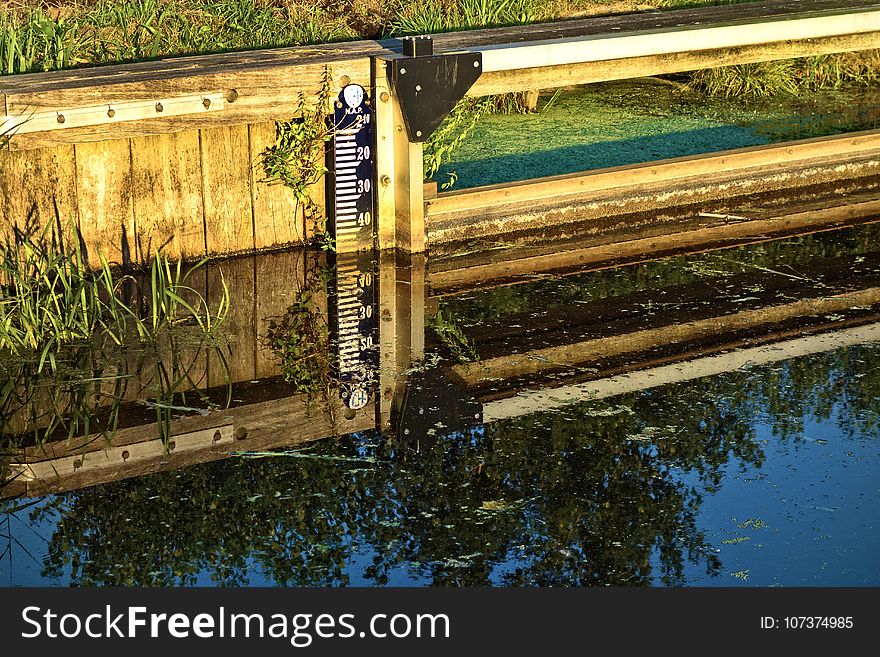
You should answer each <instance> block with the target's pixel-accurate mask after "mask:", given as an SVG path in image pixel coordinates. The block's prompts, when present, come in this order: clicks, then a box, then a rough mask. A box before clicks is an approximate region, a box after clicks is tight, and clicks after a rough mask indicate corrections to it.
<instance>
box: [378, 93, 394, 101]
mask: <svg viewBox="0 0 880 657" xmlns="http://www.w3.org/2000/svg"><path fill="white" fill-rule="evenodd" d="M390 98H391V96H390V95H389V94H388V92H387V91H383V92H382V93H381V94H379V100H381V101H382V102H383V103H387V102H388V100H389V99H390Z"/></svg>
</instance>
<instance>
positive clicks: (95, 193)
mask: <svg viewBox="0 0 880 657" xmlns="http://www.w3.org/2000/svg"><path fill="white" fill-rule="evenodd" d="M840 5H841V3H840V2H838V1H837V0H800V1H799V2H788V1H777V2H771V3H757V2H755V3H748V4H739V5H736V6H732V7H700V8H694V9H684V10H678V11H670V12H650V13H641V14H626V15H623V16H604V17H595V18H588V19H582V20H573V21H564V22H559V23H549V24H544V25H528V26H513V27H505V28H497V29H487V30H476V31H464V32H458V33H451V34H443V35H437V36H436V37H435V42H436V48H437V52H438V53H444V52H445V53H448V52H452V51H461V50H469V51H471V52H479V53H480V54H481V57H482V58H484V60H485V61H483V65H482V68H481V74H480V76H479V78H478V79H477V81H476V83H475V84H474V85H473V86H472V87H471V88H470V90H469V92H468V93H469V94H470V95H472V96H484V95H488V94H496V93H507V92H515V91H525V90H528V91H534V90H539V89H549V88H560V87H565V86H569V85H574V84H587V83H592V82H599V81H605V80H620V79H629V78H633V77H641V76H645V75H660V74H668V73H673V72H681V71H690V70H696V69H701V68H707V67H714V66H724V65H732V64H743V63H749V62H760V61H772V60H779V59H788V58H793V57H805V56H811V55H821V54H827V53H837V52H848V51H859V50H866V49H871V48H876V47H877V46H878V44H880V40H878V35H880V8H878V5H877V4H876V3H874V2H873V0H849V2H847V3H846V6H843V7H841V6H840ZM399 50H400V43H399V41H397V40H388V41H383V42H377V41H358V42H351V43H336V44H323V45H309V46H301V47H294V48H279V49H274V50H262V51H252V52H246V53H223V54H215V55H204V56H196V57H185V58H168V59H164V60H160V61H151V62H140V63H127V64H120V65H112V66H101V67H94V68H85V69H79V70H71V71H52V72H47V73H35V74H28V75H15V76H6V77H4V78H3V81H2V83H0V133H2V132H3V131H4V129H5V128H9V127H14V128H16V130H17V131H18V132H17V134H15V135H13V136H12V139H11V142H10V144H9V147H10V148H11V149H13V150H14V151H15V152H0V170H2V175H0V178H2V180H0V216H2V217H3V221H4V225H2V226H0V232H2V231H3V230H4V229H9V228H10V226H11V225H12V224H13V223H18V224H19V225H22V224H23V223H24V222H25V221H26V220H36V221H37V222H39V223H41V224H45V223H47V222H50V221H52V220H54V218H55V217H56V215H57V216H62V217H65V218H71V219H75V220H77V221H78V223H79V224H80V225H81V227H82V230H83V239H84V242H85V244H86V247H87V249H88V251H89V253H90V254H91V255H92V256H95V255H96V254H97V253H98V252H101V253H103V254H104V255H105V256H106V257H107V259H108V260H110V261H122V260H124V259H126V258H128V259H131V260H133V261H142V260H145V259H148V258H150V257H151V256H152V254H153V250H154V249H155V248H156V247H157V246H159V245H161V244H166V250H167V252H168V253H169V254H171V255H172V256H185V257H189V258H197V257H201V256H203V255H206V254H211V255H213V254H228V253H235V252H242V251H247V250H251V249H254V248H257V249H259V248H265V247H273V246H279V245H289V244H293V243H298V242H300V241H301V239H302V238H303V237H305V236H306V232H307V230H310V229H312V228H313V227H312V226H307V223H309V222H306V221H305V218H304V217H303V212H302V207H298V205H297V202H296V196H295V194H294V193H293V192H292V191H291V190H290V189H288V188H285V187H284V186H283V185H269V184H267V182H266V181H265V180H263V178H264V176H263V174H262V167H261V164H260V155H261V153H262V152H263V151H264V150H265V149H266V148H267V147H268V146H271V145H272V144H273V143H274V139H275V127H274V121H286V120H289V119H290V118H291V117H290V114H291V112H292V111H294V109H295V108H296V106H297V102H298V100H299V99H300V98H301V97H303V98H305V99H306V101H307V102H316V101H317V99H318V97H319V96H320V94H319V91H320V89H321V86H322V83H323V80H324V77H325V74H326V73H327V72H328V71H330V72H331V73H332V75H333V78H334V79H333V88H332V90H331V91H332V93H331V96H333V97H335V95H336V94H337V93H338V92H339V89H340V88H341V86H342V85H345V84H348V83H349V82H351V83H355V84H360V85H362V86H364V87H369V88H370V90H371V91H374V92H375V91H380V90H381V89H384V87H383V84H384V81H383V79H384V77H385V63H386V61H388V60H389V58H394V57H398V56H399V54H398V53H399ZM391 91H392V90H387V92H388V93H386V94H385V100H381V98H382V96H383V94H382V93H381V91H380V93H378V94H374V96H375V95H378V96H379V100H378V101H377V103H376V105H374V106H376V107H378V109H377V119H378V120H377V121H376V124H377V131H378V133H379V135H378V139H377V149H376V150H377V151H378V158H379V160H378V161H377V170H378V171H379V172H380V176H379V178H378V179H377V182H379V181H381V180H386V178H387V180H386V182H385V183H383V185H382V189H383V194H382V195H380V198H379V208H378V210H379V223H380V225H381V227H382V228H381V230H380V231H379V241H380V244H381V245H383V246H392V245H394V246H398V247H400V248H404V249H407V250H416V251H419V250H421V249H422V248H423V247H424V237H425V235H424V228H425V222H424V198H423V190H422V181H421V159H422V158H421V145H420V144H410V143H408V142H407V141H406V140H405V135H403V134H401V131H400V130H399V129H398V128H399V127H400V125H399V122H398V121H396V119H395V118H394V116H395V114H394V111H396V109H397V108H396V105H397V103H398V99H397V94H396V93H390V92H391ZM374 100H375V99H374ZM391 107H394V110H393V111H391V112H389V111H388V109H389V108H391ZM29 119H30V121H29ZM386 119H387V120H386ZM396 142H400V143H396ZM392 143H395V144H394V146H393V147H392ZM770 152H771V151H767V152H765V154H766V153H770ZM779 155H780V154H779V152H778V151H777V152H775V154H773V155H771V156H770V158H769V160H768V161H770V162H775V158H776V157H777V156H779ZM667 164H668V163H667ZM667 164H662V165H659V168H663V167H667ZM774 166H775V165H774ZM691 171H692V174H691V175H692V176H694V175H699V172H700V168H699V166H695V168H693V169H691ZM626 175H631V176H639V175H642V176H643V178H642V180H645V179H649V180H653V181H655V182H656V181H657V180H659V179H661V178H663V176H662V175H658V176H653V174H647V175H645V171H642V172H639V171H638V170H636V169H633V170H632V171H631V172H630V173H628V174H626ZM758 177H759V178H760V177H761V176H758ZM410 179H412V182H413V183H414V184H412V185H410V184H409V181H410ZM544 182H545V183H546V182H547V181H544ZM557 182H558V181H557ZM569 182H570V181H569ZM666 184H668V181H667V182H666ZM322 185H323V182H319V183H318V184H316V185H314V186H313V187H312V188H311V189H310V190H309V193H310V195H311V196H312V197H313V199H314V200H315V201H316V203H317V205H318V206H320V207H321V208H322V209H323V206H324V198H323V196H324V195H323V189H322ZM532 189H533V190H534V189H537V187H535V188H532ZM543 189H545V191H546V189H547V186H546V185H544V187H543ZM484 191H486V190H484ZM496 191H497V190H496ZM507 191H508V192H510V193H511V194H514V195H515V193H516V189H515V188H510V189H508V190H507ZM487 193H488V192H487ZM466 197H467V198H469V199H470V200H471V201H473V200H474V198H475V197H474V196H473V195H470V196H466ZM392 198H396V199H397V200H395V201H394V202H389V201H390V200H391V199H392ZM463 198H465V197H462V196H456V195H443V194H441V195H440V196H439V197H438V198H437V199H434V200H431V201H430V203H429V208H428V217H429V222H428V224H429V225H428V228H429V232H433V233H434V234H433V237H432V236H430V235H429V239H430V241H432V243H434V244H436V243H440V242H442V241H449V240H455V239H461V238H462V232H463V231H462V230H461V229H460V227H459V229H456V227H455V226H454V224H455V222H454V221H451V220H450V219H451V214H450V212H442V211H441V210H442V206H444V205H445V206H446V209H447V210H449V205H450V204H452V205H455V204H456V203H459V209H460V207H461V205H460V203H461V202H462V199H463ZM484 199H485V196H484ZM465 205H467V204H465ZM477 205H479V204H477ZM477 205H474V206H472V208H473V207H477ZM453 214H454V213H453ZM560 216H561V215H559V214H558V213H557V214H553V213H550V214H548V215H547V216H546V217H545V218H544V219H541V220H539V221H535V222H529V221H528V220H527V219H526V218H525V217H524V215H523V214H522V213H520V214H519V215H517V217H513V216H508V217H507V218H506V219H507V220H508V223H507V225H505V226H500V225H498V223H497V222H492V221H487V222H483V223H482V225H475V223H474V222H471V223H470V225H468V226H466V228H467V229H468V230H470V231H471V232H470V234H471V236H473V235H474V234H477V233H485V232H486V231H487V230H489V231H491V230H492V229H493V226H494V229H495V231H496V233H505V232H509V230H510V226H511V225H512V224H517V219H518V220H519V223H518V225H519V227H520V228H522V226H523V225H525V224H529V223H532V224H537V225H541V224H546V223H547V222H548V221H553V220H555V219H559V218H560ZM432 224H433V225H432ZM464 232H467V231H464ZM465 236H466V235H465Z"/></svg>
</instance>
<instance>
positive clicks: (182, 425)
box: [2, 395, 374, 495]
mask: <svg viewBox="0 0 880 657" xmlns="http://www.w3.org/2000/svg"><path fill="white" fill-rule="evenodd" d="M333 403H334V406H333V414H332V415H333V417H335V418H336V420H335V421H334V420H331V418H330V415H328V413H327V412H325V411H326V410H328V409H324V408H322V406H321V405H320V404H319V403H317V402H315V401H314V400H308V399H306V397H305V395H293V396H286V397H281V398H279V399H273V400H270V401H264V402H256V403H251V404H245V405H242V406H239V407H236V408H230V409H224V410H218V411H213V412H211V413H209V414H208V415H196V416H189V417H185V418H181V419H177V420H172V423H171V440H172V441H174V442H175V443H178V442H179V443H180V444H179V445H177V444H175V448H174V449H173V450H171V451H170V452H169V453H165V449H164V447H165V446H164V445H163V444H162V442H161V441H160V440H159V439H158V429H157V427H156V425H155V424H147V425H141V426H135V427H129V428H125V429H120V430H119V431H117V433H116V434H115V435H114V436H113V439H112V441H111V442H110V443H107V442H106V441H105V440H104V439H103V438H101V437H100V436H92V437H86V438H77V439H74V440H72V441H63V442H60V443H49V444H45V445H43V446H40V447H31V448H27V449H25V450H23V451H22V452H21V454H19V457H18V459H17V461H18V463H17V465H16V470H17V471H19V472H22V474H23V475H24V477H19V478H17V479H16V480H15V481H16V488H17V489H18V490H19V491H20V489H21V485H22V483H26V487H27V488H26V490H27V494H28V495H44V494H46V493H49V492H57V491H62V490H74V489H77V488H84V487H86V486H94V485H96V484H100V483H105V482H108V481H117V480H120V479H126V478H129V477H136V476H141V475H145V474H149V473H152V472H160V471H165V470H172V469H176V468H181V467H186V466H190V465H195V464H198V463H205V462H207V461H215V460H218V459H222V458H227V457H228V456H229V453H230V452H232V451H263V450H269V449H277V448H282V449H283V448H286V447H292V446H295V445H298V444H301V443H303V442H307V441H313V440H319V439H322V438H327V437H330V436H334V435H340V434H346V433H351V432H354V431H364V430H367V429H371V428H373V427H374V416H373V410H372V409H371V408H365V409H361V410H360V411H357V412H356V413H354V414H353V415H351V416H350V417H344V415H343V412H342V411H343V409H342V405H341V402H338V401H335V402H333ZM218 433H219V438H218V437H217V434H218ZM178 447H179V449H178ZM126 452H127V453H128V454H127V456H125V453H126ZM77 461H79V464H78V465H76V462H77ZM12 492H13V491H12V490H9V491H8V490H6V489H2V494H4V495H7V494H11V493H12Z"/></svg>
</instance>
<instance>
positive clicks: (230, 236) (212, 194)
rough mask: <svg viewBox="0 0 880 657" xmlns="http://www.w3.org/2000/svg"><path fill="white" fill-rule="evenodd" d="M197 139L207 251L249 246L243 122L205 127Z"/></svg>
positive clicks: (251, 222) (247, 170)
mask: <svg viewBox="0 0 880 657" xmlns="http://www.w3.org/2000/svg"><path fill="white" fill-rule="evenodd" d="M200 140H201V153H202V154H201V170H202V188H203V197H204V203H205V241H206V244H207V250H208V254H218V253H236V252H239V251H246V250H251V249H253V247H254V216H253V212H252V209H251V187H250V186H251V175H250V150H249V148H248V129H247V126H246V125H233V126H225V127H221V128H210V129H205V130H202V131H201V132H200Z"/></svg>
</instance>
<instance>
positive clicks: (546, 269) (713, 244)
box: [428, 200, 880, 300]
mask: <svg viewBox="0 0 880 657" xmlns="http://www.w3.org/2000/svg"><path fill="white" fill-rule="evenodd" d="M707 220H708V219H707ZM716 221H718V222H719V224H718V225H712V226H703V227H700V228H696V229H693V230H680V231H678V232H675V233H671V234H668V235H657V236H652V237H641V238H635V239H626V238H624V239H619V236H618V239H615V240H614V241H613V242H612V243H605V244H596V245H590V246H584V247H581V248H571V249H569V250H563V251H560V250H559V248H558V246H557V247H553V248H552V249H546V250H547V251H548V252H546V253H534V254H529V255H526V256H524V257H518V258H517V257H513V256H511V254H507V255H506V256H505V258H504V259H500V258H499V259H497V260H496V261H492V262H487V263H479V264H474V265H471V266H461V267H457V268H451V269H444V270H441V271H433V272H430V274H429V276H428V281H429V285H430V289H431V294H432V295H436V296H435V297H434V299H435V300H436V298H437V297H439V296H447V295H452V294H460V293H462V292H464V291H467V290H476V289H484V288H486V287H487V286H489V287H493V286H498V285H504V284H512V283H521V282H531V281H534V276H535V274H538V273H551V272H552V273H558V272H565V271H579V272H580V271H585V270H589V271H595V270H599V269H607V268H609V267H619V266H621V265H626V264H632V263H635V262H645V261H648V260H656V259H659V258H664V257H668V256H671V255H677V254H683V253H688V254H692V253H701V252H704V251H707V250H710V249H711V250H713V251H715V250H719V249H724V248H731V247H736V246H742V245H743V244H753V243H757V242H765V241H768V240H773V239H779V238H781V237H788V236H791V235H801V234H805V233H810V232H818V231H822V230H837V229H839V228H841V227H843V226H848V225H858V224H862V223H873V222H876V221H880V201H877V200H870V201H864V202H857V203H851V204H848V205H844V206H839V207H828V208H820V209H808V210H802V211H800V212H793V213H786V214H781V215H778V216H769V217H761V218H758V219H753V220H749V221H736V222H734V223H727V222H726V221H725V220H724V217H723V216H722V217H717V218H716Z"/></svg>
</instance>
